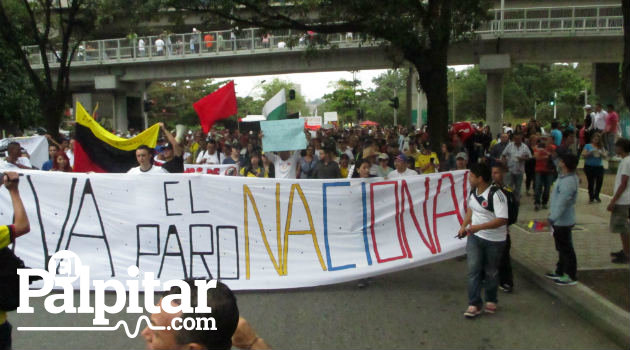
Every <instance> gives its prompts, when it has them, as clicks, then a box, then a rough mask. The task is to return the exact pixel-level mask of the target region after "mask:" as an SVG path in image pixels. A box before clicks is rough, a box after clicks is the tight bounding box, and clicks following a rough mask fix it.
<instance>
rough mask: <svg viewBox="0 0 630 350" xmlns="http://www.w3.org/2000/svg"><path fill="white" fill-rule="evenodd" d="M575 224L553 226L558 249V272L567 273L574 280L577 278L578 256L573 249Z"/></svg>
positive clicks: (559, 273) (554, 239)
mask: <svg viewBox="0 0 630 350" xmlns="http://www.w3.org/2000/svg"><path fill="white" fill-rule="evenodd" d="M572 228H573V226H553V241H554V242H555V244H556V250H557V251H558V263H557V264H556V274H557V275H561V276H562V275H563V274H565V273H566V274H567V275H569V277H571V279H572V280H574V281H575V280H577V258H576V257H575V250H574V249H573V238H572V235H571V229H572Z"/></svg>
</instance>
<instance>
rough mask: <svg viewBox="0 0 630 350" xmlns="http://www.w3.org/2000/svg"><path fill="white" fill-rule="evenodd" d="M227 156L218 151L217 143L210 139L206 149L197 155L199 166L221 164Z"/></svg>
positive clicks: (207, 141) (207, 140)
mask: <svg viewBox="0 0 630 350" xmlns="http://www.w3.org/2000/svg"><path fill="white" fill-rule="evenodd" d="M224 159H225V156H224V155H223V154H222V153H221V152H219V151H218V150H217V141H216V140H215V139H213V138H210V137H208V138H207V139H206V149H205V150H203V151H199V154H198V155H197V160H196V161H195V163H197V164H216V165H218V164H221V163H222V162H223V160H224Z"/></svg>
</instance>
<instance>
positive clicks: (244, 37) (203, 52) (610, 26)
mask: <svg viewBox="0 0 630 350" xmlns="http://www.w3.org/2000/svg"><path fill="white" fill-rule="evenodd" d="M490 17H491V20H489V21H488V22H485V23H483V24H482V26H481V28H479V29H478V30H476V31H475V33H476V34H479V35H482V36H484V35H485V36H488V35H490V36H494V37H500V36H512V37H519V36H528V35H530V36H531V35H537V36H545V35H553V34H560V35H577V34H582V35H600V34H611V33H614V34H619V35H622V34H623V15H622V12H621V5H602V6H572V7H544V8H543V7H532V8H516V9H504V10H503V11H501V10H500V9H494V10H491V13H490ZM311 42H315V43H319V42H326V43H327V45H334V46H337V47H360V46H371V45H379V44H380V41H377V40H375V39H374V38H370V37H367V36H365V35H363V34H359V33H342V34H325V35H322V34H317V33H313V32H308V33H304V32H296V31H291V30H286V31H273V32H269V31H266V30H263V29H260V28H247V29H243V30H238V31H232V30H226V31H211V32H195V33H185V34H163V35H156V36H143V37H135V38H119V39H108V40H94V41H85V42H82V43H81V45H80V46H79V47H78V50H77V51H76V53H75V55H74V57H73V65H90V64H102V63H115V62H121V63H122V62H133V61H146V60H159V59H177V58H190V57H195V56H207V55H238V54H251V53H264V52H269V51H281V50H299V49H304V48H305V47H307V45H308V44H309V43H311ZM25 49H26V51H27V52H28V54H29V61H30V63H31V66H33V67H34V68H38V67H41V66H42V57H41V55H40V52H39V48H38V47H37V46H28V47H25ZM46 59H47V60H48V62H49V63H50V64H51V65H55V64H56V63H57V62H58V52H55V51H49V52H47V54H46Z"/></svg>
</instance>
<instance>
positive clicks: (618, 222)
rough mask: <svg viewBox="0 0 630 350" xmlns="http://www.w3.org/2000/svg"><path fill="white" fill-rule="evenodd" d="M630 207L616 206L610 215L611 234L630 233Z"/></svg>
mask: <svg viewBox="0 0 630 350" xmlns="http://www.w3.org/2000/svg"><path fill="white" fill-rule="evenodd" d="M629 219H630V205H615V207H614V209H613V211H612V213H611V214H610V232H612V233H625V234H628V233H630V221H629Z"/></svg>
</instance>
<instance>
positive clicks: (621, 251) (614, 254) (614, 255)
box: [610, 249, 626, 258]
mask: <svg viewBox="0 0 630 350" xmlns="http://www.w3.org/2000/svg"><path fill="white" fill-rule="evenodd" d="M624 255H626V253H624V252H623V249H622V250H620V251H618V252H611V253H610V256H611V257H613V258H615V257H618V256H624Z"/></svg>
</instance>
